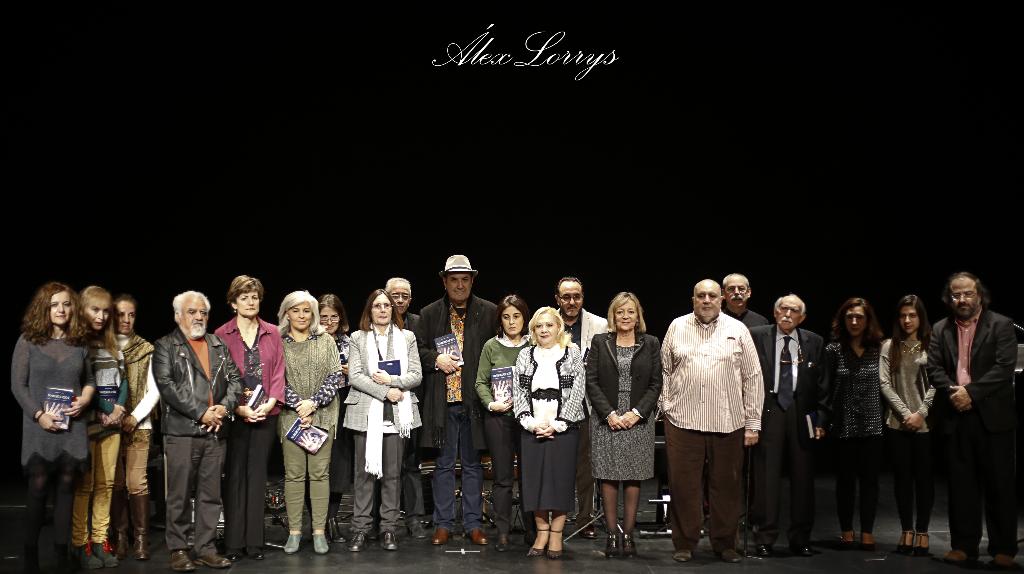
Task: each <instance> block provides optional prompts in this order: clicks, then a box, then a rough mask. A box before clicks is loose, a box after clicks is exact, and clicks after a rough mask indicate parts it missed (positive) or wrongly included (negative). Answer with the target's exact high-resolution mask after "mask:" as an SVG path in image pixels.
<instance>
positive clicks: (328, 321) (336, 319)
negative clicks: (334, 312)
mask: <svg viewBox="0 0 1024 574" xmlns="http://www.w3.org/2000/svg"><path fill="white" fill-rule="evenodd" d="M340 322H341V317H320V324H321V325H329V324H331V323H340Z"/></svg>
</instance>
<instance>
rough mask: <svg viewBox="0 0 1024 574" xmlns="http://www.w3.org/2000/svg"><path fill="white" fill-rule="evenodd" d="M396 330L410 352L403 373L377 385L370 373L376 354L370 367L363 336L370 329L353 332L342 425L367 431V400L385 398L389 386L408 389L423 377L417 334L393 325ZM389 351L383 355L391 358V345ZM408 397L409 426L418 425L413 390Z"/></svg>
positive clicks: (416, 405)
mask: <svg viewBox="0 0 1024 574" xmlns="http://www.w3.org/2000/svg"><path fill="white" fill-rule="evenodd" d="M398 333H401V334H402V335H404V336H405V347H406V351H407V352H408V353H409V366H408V368H407V369H406V373H405V374H404V375H402V376H400V377H395V378H394V380H393V381H392V383H391V384H390V385H379V384H377V383H376V382H374V380H373V379H372V378H371V377H370V374H371V373H373V371H375V370H377V369H376V364H377V363H376V360H377V358H376V357H373V360H374V362H373V365H374V366H373V367H372V368H371V367H370V364H371V362H370V359H371V357H367V356H366V338H367V337H369V336H370V332H369V331H356V332H354V333H352V343H351V344H350V345H349V347H348V378H349V382H350V384H351V385H352V390H351V391H349V393H348V397H346V398H345V404H346V405H348V406H347V408H346V409H345V422H344V426H345V428H347V429H352V430H354V431H360V432H366V416H367V414H369V412H370V402H371V401H372V399H377V400H380V401H385V400H387V399H386V398H385V396H386V395H387V394H388V390H389V389H391V388H396V389H401V390H403V391H408V390H411V389H413V388H415V387H417V386H419V384H420V382H421V381H422V380H423V370H422V369H421V368H420V355H419V352H418V351H417V348H416V335H414V334H413V332H412V331H406V330H404V329H402V330H399V329H398V328H397V327H396V328H395V335H398ZM395 339H396V340H395V344H398V343H399V342H400V339H399V338H398V337H397V336H396V337H395ZM388 351H389V352H388V354H387V355H386V356H385V357H384V358H385V359H390V358H394V357H393V355H392V354H391V353H390V349H388ZM409 398H410V399H411V400H412V427H413V428H417V427H419V426H420V425H421V424H422V422H421V421H420V409H419V399H418V398H416V393H410V394H409Z"/></svg>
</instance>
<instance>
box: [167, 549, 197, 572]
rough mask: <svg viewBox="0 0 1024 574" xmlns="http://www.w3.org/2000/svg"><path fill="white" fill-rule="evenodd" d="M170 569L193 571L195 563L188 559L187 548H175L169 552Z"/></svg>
mask: <svg viewBox="0 0 1024 574" xmlns="http://www.w3.org/2000/svg"><path fill="white" fill-rule="evenodd" d="M170 566H171V570H174V571H175V572H194V571H195V569H196V565H195V563H193V562H192V561H191V560H189V557H188V551H187V550H175V551H174V552H171V562H170Z"/></svg>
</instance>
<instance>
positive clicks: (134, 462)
mask: <svg viewBox="0 0 1024 574" xmlns="http://www.w3.org/2000/svg"><path fill="white" fill-rule="evenodd" d="M151 433H152V431H150V430H148V429H142V430H136V431H134V432H131V433H123V434H122V435H121V452H120V453H119V454H118V455H117V468H116V469H115V470H114V490H115V491H122V490H125V488H127V489H128V494H130V495H131V496H139V495H142V494H149V481H148V480H147V477H146V465H147V464H148V463H149V439H150V435H151Z"/></svg>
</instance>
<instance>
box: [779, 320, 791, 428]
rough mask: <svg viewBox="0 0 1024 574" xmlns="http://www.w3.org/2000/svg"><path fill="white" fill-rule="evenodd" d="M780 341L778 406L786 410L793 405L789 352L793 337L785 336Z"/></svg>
mask: <svg viewBox="0 0 1024 574" xmlns="http://www.w3.org/2000/svg"><path fill="white" fill-rule="evenodd" d="M782 340H783V341H784V342H783V344H782V356H781V357H779V406H780V407H782V410H786V409H788V408H789V407H791V406H792V405H793V355H792V354H790V352H789V342H790V341H792V340H793V337H790V336H789V335H786V336H785V337H783V339H782Z"/></svg>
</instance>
